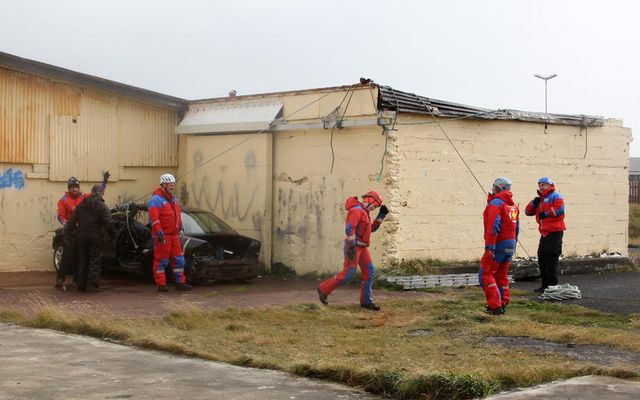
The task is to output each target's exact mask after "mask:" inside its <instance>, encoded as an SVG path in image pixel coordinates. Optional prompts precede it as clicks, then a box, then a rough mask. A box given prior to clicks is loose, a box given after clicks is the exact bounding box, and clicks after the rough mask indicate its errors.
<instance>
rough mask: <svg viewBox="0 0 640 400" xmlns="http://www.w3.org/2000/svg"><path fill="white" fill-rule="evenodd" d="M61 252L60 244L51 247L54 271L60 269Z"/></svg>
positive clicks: (62, 250)
mask: <svg viewBox="0 0 640 400" xmlns="http://www.w3.org/2000/svg"><path fill="white" fill-rule="evenodd" d="M63 252H64V246H63V245H62V244H59V245H57V246H56V247H55V248H54V249H53V268H55V270H56V272H58V271H59V270H60V265H61V263H62V253H63Z"/></svg>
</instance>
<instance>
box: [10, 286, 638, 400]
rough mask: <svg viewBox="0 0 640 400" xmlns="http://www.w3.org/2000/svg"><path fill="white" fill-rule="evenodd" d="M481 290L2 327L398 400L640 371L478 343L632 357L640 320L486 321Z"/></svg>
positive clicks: (522, 310) (551, 313) (534, 307)
mask: <svg viewBox="0 0 640 400" xmlns="http://www.w3.org/2000/svg"><path fill="white" fill-rule="evenodd" d="M483 303H484V300H483V295H482V292H481V291H480V290H479V289H478V288H464V289H445V290H442V291H440V292H438V293H434V295H433V296H431V297H430V298H428V299H422V300H412V301H406V300H402V301H400V300H398V301H389V302H386V303H383V304H382V306H383V310H382V311H380V312H377V313H375V312H370V311H366V310H362V309H361V308H360V307H357V306H343V307H333V306H332V307H321V306H318V305H316V304H300V305H296V306H290V307H274V308H270V309H267V310H265V309H260V310H253V309H237V308H228V309H224V310H202V309H200V308H198V307H196V306H194V305H193V304H190V303H184V302H182V303H173V304H172V305H171V309H170V312H169V313H168V314H167V315H165V316H163V317H144V318H128V317H122V316H115V315H110V314H108V313H106V312H104V311H101V310H96V309H95V308H94V309H93V310H71V311H70V310H68V309H62V308H61V307H56V306H52V305H51V303H48V302H47V301H46V299H35V300H33V301H32V307H33V310H34V314H33V315H34V316H33V317H30V318H27V317H24V316H21V315H20V314H19V313H16V312H14V311H11V310H8V311H4V312H0V319H2V320H4V321H13V322H19V323H21V324H24V325H27V326H33V327H47V328H54V329H59V330H63V331H67V332H74V333H79V334H86V335H91V336H96V337H106V338H111V339H115V340H119V341H122V342H124V343H128V344H133V345H137V346H141V347H146V348H153V349H161V350H165V351H169V352H175V353H180V354H186V355H191V356H197V357H202V358H205V359H210V360H217V361H224V362H229V363H233V364H237V365H246V366H252V367H258V368H270V369H278V370H283V371H288V372H292V373H295V374H298V375H302V376H310V377H319V378H323V379H329V380H333V381H338V382H343V383H347V384H350V385H354V386H359V387H362V388H365V389H366V390H369V391H371V392H374V393H379V394H384V395H388V396H391V397H394V398H398V399H409V398H425V399H445V398H447V399H449V398H457V399H464V398H474V397H478V396H484V395H487V394H490V393H493V392H495V391H497V390H502V389H506V388H510V387H514V386H530V385H535V384H538V383H542V382H548V381H551V380H555V379H562V378H568V377H572V376H579V375H585V374H603V375H613V376H622V377H637V376H638V373H639V372H640V369H639V368H638V366H637V365H616V367H615V368H613V367H610V368H608V367H602V366H595V365H592V364H588V363H585V362H578V361H573V360H569V359H567V358H564V357H561V356H557V355H550V354H537V353H533V352H530V351H526V350H518V349H513V348H506V347H500V346H491V345H488V344H486V342H485V341H484V338H485V337H486V336H493V335H503V336H526V337H531V338H538V339H547V340H552V341H555V342H562V343H564V342H573V343H578V344H581V343H584V344H606V345H611V346H615V347H619V348H624V349H628V350H633V351H640V326H639V322H638V317H637V316H633V317H630V318H628V317H621V316H614V315H607V314H603V313H600V312H597V311H593V310H590V309H586V308H583V307H579V306H566V305H564V304H559V305H558V304H555V305H554V304H539V303H533V302H530V301H527V300H526V299H522V298H518V297H516V298H515V299H514V301H513V302H512V305H511V306H510V308H509V313H508V314H507V315H504V316H499V317H492V316H488V315H486V314H484V313H483V312H482V311H481V310H482V305H483Z"/></svg>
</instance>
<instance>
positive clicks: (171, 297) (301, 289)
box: [0, 272, 431, 315]
mask: <svg viewBox="0 0 640 400" xmlns="http://www.w3.org/2000/svg"><path fill="white" fill-rule="evenodd" d="M67 281H69V278H67ZM54 282H55V274H54V273H53V272H3V273H0V304H2V305H3V307H4V308H5V309H7V308H14V309H18V310H22V311H27V312H28V311H29V309H30V305H31V304H34V303H35V304H38V303H43V304H44V303H49V304H60V305H64V306H65V307H68V308H69V309H78V310H88V309H91V308H100V309H101V310H103V311H105V312H110V313H113V314H119V315H154V314H155V315H157V314H163V313H166V312H167V309H168V307H169V305H170V304H171V303H172V302H175V301H186V302H189V303H192V304H196V305H198V306H200V307H205V308H208V307H211V308H225V307H230V306H236V307H254V308H260V307H268V306H274V305H279V306H284V305H289V304H300V303H318V294H317V292H316V288H317V287H318V282H315V281H308V280H300V279H295V278H291V279H290V278H278V279H273V278H265V277H261V278H258V279H255V280H253V281H248V282H234V283H211V284H201V285H198V286H195V287H194V288H193V290H191V291H189V292H178V291H176V290H175V289H173V288H172V287H171V289H170V291H169V292H168V293H159V292H158V291H157V290H156V287H155V286H154V285H153V284H150V283H147V282H142V281H140V280H139V279H136V278H132V277H129V276H118V275H107V276H106V277H104V278H103V280H102V282H101V286H102V288H103V289H104V291H103V292H100V293H85V292H76V291H73V290H67V291H60V290H57V289H54V287H53V283H54ZM424 296H431V295H430V294H429V293H412V292H391V291H383V290H374V297H375V300H376V301H384V300H386V299H392V298H393V299H397V298H420V297H424ZM359 298H360V287H359V285H355V284H353V285H352V284H347V285H345V286H342V287H340V288H338V289H336V291H334V292H333V294H332V295H331V296H330V298H329V302H330V303H329V305H330V306H331V305H348V304H358V302H359Z"/></svg>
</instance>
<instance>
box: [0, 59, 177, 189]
mask: <svg viewBox="0 0 640 400" xmlns="http://www.w3.org/2000/svg"><path fill="white" fill-rule="evenodd" d="M176 122H177V117H176V110H174V109H171V108H165V107H160V106H155V105H150V104H145V103H140V102H137V101H134V100H131V99H127V98H124V97H119V96H116V95H112V94H107V93H103V92H99V91H96V90H93V89H89V88H84V87H77V86H73V85H68V84H63V83H58V82H53V81H50V80H48V79H44V78H40V77H37V76H32V75H28V74H23V73H19V72H15V71H10V70H7V69H4V68H0V162H14V163H27V164H28V163H37V164H48V163H49V164H50V165H49V179H50V180H57V181H63V180H66V179H67V178H68V177H69V176H71V175H73V176H77V177H78V178H79V179H81V180H99V179H100V173H101V171H102V170H105V169H108V170H109V171H111V172H112V177H113V179H118V171H119V168H118V167H126V166H139V167H144V166H177V163H178V155H177V147H178V145H177V142H178V141H177V137H176V136H175V126H176Z"/></svg>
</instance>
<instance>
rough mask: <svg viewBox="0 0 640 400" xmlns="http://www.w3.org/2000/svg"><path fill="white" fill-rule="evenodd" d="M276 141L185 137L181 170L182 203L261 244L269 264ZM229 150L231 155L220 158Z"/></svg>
mask: <svg viewBox="0 0 640 400" xmlns="http://www.w3.org/2000/svg"><path fill="white" fill-rule="evenodd" d="M245 140H246V142H244V143H242V144H240V145H239V146H237V147H234V146H236V145H238V144H239V143H241V142H243V141H245ZM271 141H272V139H271V134H266V133H264V134H254V135H250V134H238V135H201V136H195V135H180V144H179V146H180V168H179V171H178V194H179V196H180V197H181V201H182V203H183V204H186V205H188V206H190V207H195V208H200V209H204V210H209V211H211V212H213V213H214V214H216V215H217V216H218V217H220V218H222V219H223V220H224V221H225V222H226V223H228V224H229V225H231V226H232V227H233V228H234V229H235V230H236V231H238V233H240V234H242V235H245V236H248V237H251V238H254V239H258V240H260V241H261V242H262V248H261V250H260V259H261V261H262V262H265V263H267V264H268V263H269V260H270V258H271V175H272V171H271V168H272V161H271V160H272V159H271V154H272V149H271V147H272V144H271ZM225 150H229V151H228V152H227V153H225V154H223V155H221V156H220V157H217V158H216V156H217V155H219V154H220V153H222V152H224V151H225ZM214 158H215V159H214Z"/></svg>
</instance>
